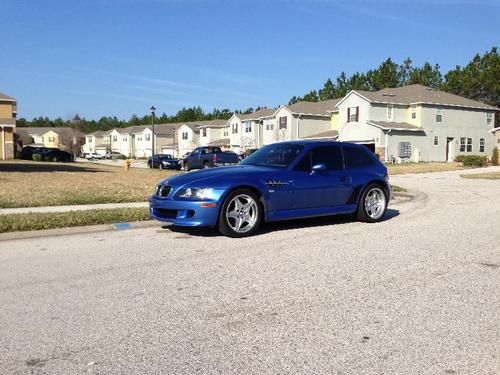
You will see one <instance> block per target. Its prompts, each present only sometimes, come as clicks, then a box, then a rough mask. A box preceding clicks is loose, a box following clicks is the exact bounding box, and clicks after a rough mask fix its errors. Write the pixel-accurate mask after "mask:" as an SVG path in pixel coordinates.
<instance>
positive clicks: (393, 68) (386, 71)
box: [17, 47, 500, 133]
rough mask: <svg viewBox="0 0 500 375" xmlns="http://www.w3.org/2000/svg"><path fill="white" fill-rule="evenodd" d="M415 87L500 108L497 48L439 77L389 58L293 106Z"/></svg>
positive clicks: (186, 111) (216, 113)
mask: <svg viewBox="0 0 500 375" xmlns="http://www.w3.org/2000/svg"><path fill="white" fill-rule="evenodd" d="M411 84H421V85H424V86H428V87H432V88H436V89H439V90H443V91H447V92H450V93H452V94H456V95H460V96H463V97H466V98H469V99H473V100H478V101H480V102H483V103H486V104H490V105H492V106H495V107H500V56H499V54H498V52H497V47H493V48H492V49H491V51H488V52H485V53H484V54H483V55H479V54H476V55H475V56H474V57H473V58H472V60H471V61H470V62H469V63H468V64H467V65H465V66H463V67H462V66H459V65H457V66H456V67H455V68H454V69H452V70H450V71H448V72H447V73H446V74H444V75H443V74H442V73H441V68H440V66H439V65H438V64H434V65H433V64H431V63H429V62H425V63H424V64H423V65H422V66H414V65H413V62H412V60H411V59H410V58H407V59H406V60H405V61H403V63H401V64H398V63H396V62H394V61H393V60H392V59H391V58H388V59H387V60H385V61H384V62H382V63H381V64H380V65H379V66H378V67H377V68H375V69H370V70H368V71H367V72H365V73H360V72H356V73H354V74H352V75H351V76H348V75H347V74H346V73H345V72H341V73H340V74H339V75H338V76H337V77H336V78H335V79H334V80H332V79H331V78H328V79H327V80H326V82H325V83H324V85H323V87H322V88H320V89H317V90H311V91H309V92H308V93H306V94H305V95H303V96H293V97H292V98H291V99H290V101H289V104H294V103H297V102H299V101H310V102H317V101H323V100H329V99H335V98H341V97H343V96H345V95H346V94H347V93H348V92H349V91H350V90H366V91H377V90H381V89H384V88H392V87H401V86H406V85H411ZM261 108H264V107H257V108H247V109H245V110H235V111H231V110H229V109H227V108H225V109H217V108H215V109H214V110H213V111H212V112H205V111H203V109H202V108H201V107H199V106H194V107H192V108H182V109H181V110H179V111H178V112H177V113H176V114H175V115H173V116H169V115H167V114H166V113H162V114H161V115H160V116H157V117H156V118H155V123H178V122H187V121H205V120H215V119H222V120H227V119H229V118H230V117H231V116H232V115H233V114H234V113H252V112H253V111H256V110H259V109H261ZM495 117H496V119H495V126H500V116H495ZM151 120H152V119H151V115H145V116H143V117H139V116H137V115H132V117H131V118H130V119H129V120H122V119H118V118H117V117H116V116H113V117H111V116H103V117H101V118H100V119H99V120H97V121H96V120H86V119H85V118H82V117H80V116H79V115H78V114H76V115H75V116H74V117H73V118H72V119H70V120H63V119H62V118H56V119H54V120H52V119H49V118H48V117H37V118H34V119H33V120H31V121H28V120H26V119H24V118H20V119H18V120H17V126H19V127H26V126H33V127H34V126H37V127H38V126H40V127H61V126H66V127H72V128H76V129H79V130H81V131H83V132H85V133H88V132H93V131H96V130H109V129H113V128H124V127H127V126H132V125H147V124H151Z"/></svg>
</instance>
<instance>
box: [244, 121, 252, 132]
mask: <svg viewBox="0 0 500 375" xmlns="http://www.w3.org/2000/svg"><path fill="white" fill-rule="evenodd" d="M251 132H252V122H251V121H247V122H245V133H251Z"/></svg>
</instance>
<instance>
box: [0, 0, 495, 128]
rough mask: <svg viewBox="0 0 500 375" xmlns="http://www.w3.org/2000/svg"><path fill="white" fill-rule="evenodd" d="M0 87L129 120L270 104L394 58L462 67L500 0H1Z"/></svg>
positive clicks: (24, 109) (484, 41)
mask: <svg viewBox="0 0 500 375" xmlns="http://www.w3.org/2000/svg"><path fill="white" fill-rule="evenodd" d="M1 7H2V12H1V13H0V31H1V34H2V38H1V42H0V51H2V52H1V53H0V92H2V93H5V94H7V95H10V96H14V97H15V98H16V99H17V100H18V112H19V114H18V115H19V117H25V118H27V119H32V118H33V117H37V116H48V117H51V118H54V117H57V116H60V117H62V118H64V119H67V118H70V117H72V116H73V115H74V114H75V113H78V114H80V115H81V116H84V117H86V118H88V119H98V118H99V117H101V116H103V115H110V116H117V117H119V118H121V119H128V118H130V116H131V115H132V114H137V115H139V116H142V115H144V114H147V113H148V108H149V107H150V106H151V105H154V106H155V107H157V112H158V113H163V112H165V113H167V114H170V115H172V114H175V113H176V112H177V110H179V109H180V108H182V107H184V106H186V107H189V106H193V105H200V106H201V107H202V108H203V109H204V110H207V111H211V110H212V109H213V108H214V107H217V108H229V109H244V108H248V107H256V106H258V105H260V106H268V107H273V106H276V105H279V104H282V103H286V102H288V100H289V99H290V97H292V96H293V95H303V94H305V93H306V92H307V91H309V90H311V89H318V88H321V86H322V85H323V83H324V82H325V80H326V79H327V78H329V77H331V78H335V77H336V76H337V75H338V74H339V73H340V72H341V71H345V72H347V73H348V74H351V73H354V72H356V71H361V72H365V71H366V70H368V69H371V68H375V67H376V66H378V65H379V64H380V63H381V62H382V61H383V60H385V59H386V58H387V57H391V58H392V59H393V60H395V61H396V62H398V63H401V62H402V61H403V60H404V59H405V58H406V57H411V59H412V60H413V61H414V64H416V65H421V64H422V63H423V62H425V61H429V62H431V63H432V64H434V63H438V64H440V65H441V67H442V72H443V73H444V72H446V71H447V70H448V69H450V68H453V67H454V66H455V65H457V64H459V65H464V64H466V63H467V62H468V61H470V59H471V58H472V57H473V56H474V55H475V54H476V53H481V54H482V53H484V52H486V51H488V50H490V49H491V47H493V46H498V42H499V40H500V0H469V1H468V0H464V1H460V0H458V1H453V0H423V1H416V0H413V1H410V0H364V1H363V0H345V1H344V0H341V1H335V0H302V1H299V0H246V1H245V0H232V1H231V0H79V1H70V0H65V1H60V0H51V1H49V0H47V1H38V0H30V1H28V0H2V5H1Z"/></svg>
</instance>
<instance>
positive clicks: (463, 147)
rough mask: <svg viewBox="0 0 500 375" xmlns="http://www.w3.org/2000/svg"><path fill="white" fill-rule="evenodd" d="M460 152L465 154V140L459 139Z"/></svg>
mask: <svg viewBox="0 0 500 375" xmlns="http://www.w3.org/2000/svg"><path fill="white" fill-rule="evenodd" d="M460 152H465V138H460Z"/></svg>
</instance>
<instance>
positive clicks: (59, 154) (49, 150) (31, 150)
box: [21, 146, 74, 163]
mask: <svg viewBox="0 0 500 375" xmlns="http://www.w3.org/2000/svg"><path fill="white" fill-rule="evenodd" d="M33 154H39V155H40V156H41V157H42V160H44V161H62V162H66V163H68V162H71V161H73V160H74V157H73V154H71V153H69V152H66V151H64V150H60V149H58V148H53V147H39V146H36V147H32V146H25V147H23V149H22V150H21V159H24V160H33Z"/></svg>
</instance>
